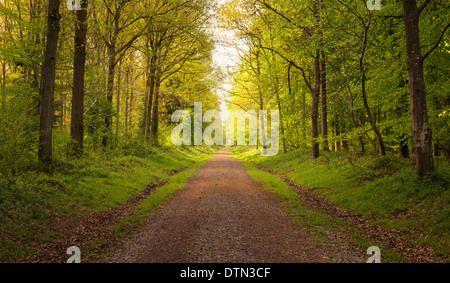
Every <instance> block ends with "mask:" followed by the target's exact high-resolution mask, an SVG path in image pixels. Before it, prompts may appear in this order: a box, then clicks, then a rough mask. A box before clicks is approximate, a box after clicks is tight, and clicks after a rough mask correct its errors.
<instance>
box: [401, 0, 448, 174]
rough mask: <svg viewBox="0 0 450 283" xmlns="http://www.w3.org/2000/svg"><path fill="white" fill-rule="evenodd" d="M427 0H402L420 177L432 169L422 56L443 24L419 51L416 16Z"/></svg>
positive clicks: (417, 20) (423, 57)
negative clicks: (427, 44) (418, 2)
mask: <svg viewBox="0 0 450 283" xmlns="http://www.w3.org/2000/svg"><path fill="white" fill-rule="evenodd" d="M430 1H431V0H424V1H423V2H422V4H421V5H420V6H418V5H417V3H416V0H403V20H404V25H405V39H406V64H407V67H408V77H409V92H410V99H411V115H412V128H413V138H414V148H415V156H416V171H417V174H418V175H419V176H421V177H423V176H425V175H426V174H428V173H431V172H434V170H435V168H434V160H433V149H432V132H431V127H430V125H429V123H428V110H427V99H426V88H425V80H424V71H423V64H424V60H425V59H426V58H427V57H428V55H430V54H431V52H433V50H434V49H435V48H436V47H437V46H438V45H439V42H440V41H441V40H442V38H443V35H444V33H445V31H446V30H447V29H448V28H449V26H450V24H447V26H446V27H445V28H444V30H443V31H442V33H441V36H440V38H439V40H438V41H437V43H436V44H435V45H434V46H433V47H432V48H431V49H430V50H429V51H428V52H427V53H426V54H425V55H422V47H421V44H420V29H419V19H420V15H421V13H422V12H423V10H424V9H425V7H426V6H427V5H428V4H429V3H430Z"/></svg>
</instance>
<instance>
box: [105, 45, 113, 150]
mask: <svg viewBox="0 0 450 283" xmlns="http://www.w3.org/2000/svg"><path fill="white" fill-rule="evenodd" d="M115 67H116V45H115V43H113V44H111V45H110V46H109V47H108V85H107V88H106V101H107V109H106V115H105V127H106V133H105V136H104V137H103V145H104V146H107V145H108V143H109V139H110V136H111V126H112V112H113V108H112V107H113V93H114V75H115Z"/></svg>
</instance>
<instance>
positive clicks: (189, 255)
mask: <svg viewBox="0 0 450 283" xmlns="http://www.w3.org/2000/svg"><path fill="white" fill-rule="evenodd" d="M281 204H282V200H280V199H279V198H278V197H276V196H275V195H273V194H272V193H270V192H268V191H266V190H265V189H264V188H263V187H262V185H261V184H259V183H258V182H256V181H255V180H253V179H252V178H251V177H250V176H249V175H248V174H247V172H246V171H245V169H244V168H243V166H242V165H241V164H240V163H239V161H236V160H234V159H233V158H232V157H231V156H230V155H229V154H228V152H227V150H226V149H225V150H222V151H220V152H219V153H218V154H217V155H215V156H214V157H213V159H212V160H211V161H210V162H209V163H208V164H206V165H205V166H204V167H203V168H202V169H200V170H199V171H198V172H197V174H196V175H195V176H194V177H192V178H191V179H190V180H189V182H188V184H187V185H186V187H185V188H184V189H182V190H180V191H179V192H178V193H177V194H175V196H174V197H173V198H172V199H171V200H170V201H168V202H167V203H166V204H164V205H163V206H162V207H161V208H160V210H159V213H157V214H156V215H155V216H153V217H150V218H148V219H147V220H146V223H145V224H144V225H143V227H142V228H141V229H139V231H136V233H135V234H134V235H133V237H132V238H131V239H127V240H126V241H124V242H123V243H121V244H120V246H119V247H117V249H116V253H115V254H113V255H112V256H111V257H108V258H107V259H106V260H107V261H109V262H124V263H302V262H363V261H364V258H365V257H366V256H365V255H364V254H362V253H361V252H360V251H358V250H357V249H356V248H353V247H352V245H351V244H350V243H348V242H347V240H345V237H341V236H339V235H337V236H336V235H334V236H333V237H331V238H330V236H326V235H322V234H320V235H319V234H317V233H316V232H314V231H312V230H311V229H308V228H305V227H302V226H301V225H300V224H299V223H297V222H295V221H293V219H292V218H291V217H290V216H289V215H288V214H286V213H285V211H284V210H283V209H282V208H281Z"/></svg>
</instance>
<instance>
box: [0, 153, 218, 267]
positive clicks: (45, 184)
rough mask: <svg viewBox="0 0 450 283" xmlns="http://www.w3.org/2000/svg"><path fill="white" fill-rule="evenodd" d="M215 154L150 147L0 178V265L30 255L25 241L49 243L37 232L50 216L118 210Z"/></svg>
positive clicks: (47, 237)
mask: <svg viewBox="0 0 450 283" xmlns="http://www.w3.org/2000/svg"><path fill="white" fill-rule="evenodd" d="M214 152H215V149H213V148H203V147H190V148H176V149H156V148H152V149H149V150H148V151H147V152H144V153H142V154H133V153H130V154H127V155H122V156H120V155H119V156H114V155H101V156H97V157H96V158H84V159H82V160H73V161H64V162H63V161H59V162H58V161H55V162H54V163H53V164H52V169H51V172H47V173H44V172H40V171H38V170H30V171H27V172H23V173H22V174H20V175H16V176H14V177H0V240H1V241H0V261H2V262H9V261H15V260H20V259H21V258H25V257H27V256H29V255H31V254H32V253H33V251H32V250H31V249H30V248H29V246H28V244H27V243H29V242H30V241H31V242H38V243H39V242H51V241H52V239H53V237H55V236H56V234H55V233H53V232H50V233H49V232H46V233H43V232H42V231H43V230H42V228H43V227H44V226H46V225H49V219H50V218H51V217H52V216H54V215H75V216H77V217H82V216H83V215H84V213H85V212H88V211H89V212H102V211H106V210H108V209H110V208H114V207H117V206H120V205H122V204H124V203H126V202H127V201H128V200H129V199H130V198H132V197H133V196H135V195H136V194H138V193H139V192H141V191H143V190H144V189H145V187H146V186H148V185H151V184H156V183H159V182H160V181H162V180H165V179H168V178H171V179H173V180H177V179H178V178H180V177H179V175H180V176H184V174H185V172H182V173H180V174H179V175H175V176H172V177H171V175H172V174H173V173H174V172H176V171H180V170H184V169H185V168H187V167H189V166H193V168H196V166H198V164H201V162H202V161H204V160H207V159H209V158H210V157H211V156H212V154H213V153H214ZM188 172H192V171H191V170H188ZM157 195H158V196H159V197H161V199H162V198H164V196H165V195H164V194H157Z"/></svg>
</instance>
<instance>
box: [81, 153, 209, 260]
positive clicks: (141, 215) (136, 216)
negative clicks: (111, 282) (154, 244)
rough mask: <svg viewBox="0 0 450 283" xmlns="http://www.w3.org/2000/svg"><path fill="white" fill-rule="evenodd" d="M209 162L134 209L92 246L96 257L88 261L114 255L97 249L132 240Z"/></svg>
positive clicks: (201, 163)
mask: <svg viewBox="0 0 450 283" xmlns="http://www.w3.org/2000/svg"><path fill="white" fill-rule="evenodd" d="M208 161H209V160H203V161H200V162H198V163H195V164H193V165H192V166H191V167H190V168H189V169H187V170H185V171H183V172H181V173H179V174H177V175H175V176H174V177H172V178H171V179H170V181H169V182H168V183H167V184H166V185H164V186H161V187H159V188H157V189H156V191H155V192H154V193H152V194H151V195H150V196H149V197H148V198H147V199H146V200H145V201H144V202H142V203H141V204H140V205H137V206H136V207H135V208H134V210H135V212H134V213H133V215H132V216H129V217H126V218H122V219H120V221H119V222H118V223H117V224H116V225H115V226H114V227H112V229H111V230H110V232H109V235H108V236H107V237H108V239H106V238H101V239H99V240H98V241H96V242H95V243H93V244H92V246H91V250H92V251H93V254H94V256H92V257H91V258H88V259H87V261H96V260H99V259H101V258H103V257H105V256H107V255H108V254H111V253H113V252H114V251H102V250H101V249H99V250H96V249H97V247H101V245H102V244H103V243H105V242H106V241H108V242H109V244H111V241H119V242H120V241H121V240H122V239H125V238H131V237H132V232H133V231H135V230H136V229H137V228H139V227H141V225H142V223H143V221H144V220H145V219H147V218H148V217H151V216H153V215H155V214H157V213H158V208H159V207H160V206H161V205H163V204H164V203H165V202H166V201H168V200H169V199H170V198H171V197H172V196H173V195H174V194H175V193H176V192H177V191H179V190H180V189H182V188H184V187H185V185H186V184H187V182H188V181H189V179H190V178H191V177H192V176H194V175H195V173H196V172H197V171H198V170H199V169H200V168H202V167H203V165H205V164H206V163H207V162H208ZM113 246H114V245H113Z"/></svg>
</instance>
